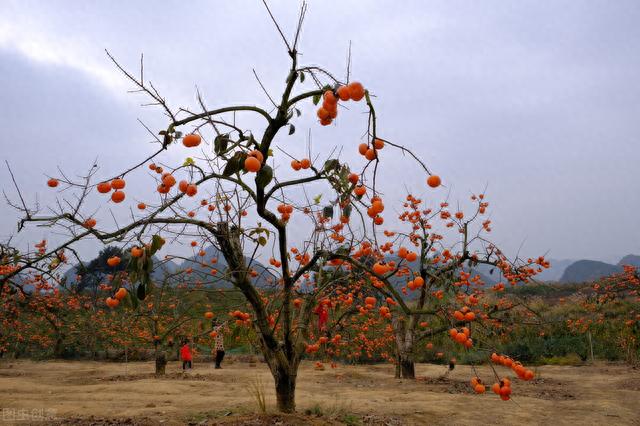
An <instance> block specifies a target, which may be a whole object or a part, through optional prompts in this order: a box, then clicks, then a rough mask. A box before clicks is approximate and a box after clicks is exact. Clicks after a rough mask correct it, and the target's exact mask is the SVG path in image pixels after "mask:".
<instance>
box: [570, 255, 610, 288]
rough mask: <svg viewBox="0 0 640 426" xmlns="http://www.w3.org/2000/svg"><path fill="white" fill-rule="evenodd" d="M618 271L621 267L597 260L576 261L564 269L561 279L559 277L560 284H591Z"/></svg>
mask: <svg viewBox="0 0 640 426" xmlns="http://www.w3.org/2000/svg"><path fill="white" fill-rule="evenodd" d="M620 271H622V267H621V266H619V265H611V264H609V263H605V262H600V261H597V260H578V261H577V262H574V263H572V264H571V265H569V266H568V267H567V269H565V271H564V273H563V274H562V277H560V282H563V283H583V282H591V281H596V280H597V279H599V278H602V277H606V276H607V275H611V274H615V273H617V272H620Z"/></svg>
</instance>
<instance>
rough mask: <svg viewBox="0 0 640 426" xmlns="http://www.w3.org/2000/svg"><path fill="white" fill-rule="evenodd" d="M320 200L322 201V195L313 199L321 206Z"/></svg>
mask: <svg viewBox="0 0 640 426" xmlns="http://www.w3.org/2000/svg"><path fill="white" fill-rule="evenodd" d="M320 200H322V194H320V195H317V196H316V197H314V198H313V202H314V203H316V204H320Z"/></svg>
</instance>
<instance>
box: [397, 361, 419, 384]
mask: <svg viewBox="0 0 640 426" xmlns="http://www.w3.org/2000/svg"><path fill="white" fill-rule="evenodd" d="M399 364H400V374H401V377H402V378H403V379H415V378H416V367H415V362H414V361H413V360H412V359H410V358H403V357H400V360H399Z"/></svg>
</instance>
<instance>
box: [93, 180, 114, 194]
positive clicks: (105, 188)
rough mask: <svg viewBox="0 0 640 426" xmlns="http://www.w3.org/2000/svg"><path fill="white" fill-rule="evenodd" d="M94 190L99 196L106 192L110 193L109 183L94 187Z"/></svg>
mask: <svg viewBox="0 0 640 426" xmlns="http://www.w3.org/2000/svg"><path fill="white" fill-rule="evenodd" d="M96 189H97V190H98V192H99V193H101V194H106V193H107V192H111V182H101V183H99V184H98V185H97V186H96Z"/></svg>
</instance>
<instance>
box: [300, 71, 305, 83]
mask: <svg viewBox="0 0 640 426" xmlns="http://www.w3.org/2000/svg"><path fill="white" fill-rule="evenodd" d="M300 83H304V73H303V72H301V73H300Z"/></svg>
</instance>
